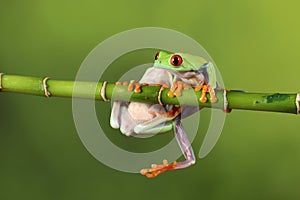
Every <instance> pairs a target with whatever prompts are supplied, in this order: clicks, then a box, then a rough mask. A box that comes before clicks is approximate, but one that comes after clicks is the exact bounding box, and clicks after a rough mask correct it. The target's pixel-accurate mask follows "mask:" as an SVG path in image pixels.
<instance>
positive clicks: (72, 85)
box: [0, 74, 300, 114]
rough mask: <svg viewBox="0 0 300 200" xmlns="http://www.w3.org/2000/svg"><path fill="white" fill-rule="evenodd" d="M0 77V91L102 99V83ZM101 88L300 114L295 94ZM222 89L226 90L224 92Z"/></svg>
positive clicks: (113, 93)
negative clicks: (203, 93)
mask: <svg viewBox="0 0 300 200" xmlns="http://www.w3.org/2000/svg"><path fill="white" fill-rule="evenodd" d="M0 77H1V78H0V83H1V84H0V90H1V91H2V92H15V93H24V94H30V95H38V96H48V95H47V92H49V94H51V96H53V97H69V98H72V97H75V98H88V99H96V100H100V101H103V100H104V99H103V98H102V97H101V95H100V91H101V88H102V86H103V82H98V83H95V82H75V81H64V80H53V79H48V78H37V77H28V76H16V75H6V74H0ZM74 89H76V90H74ZM104 89H105V96H106V98H107V99H112V100H128V99H127V97H129V96H130V99H129V101H134V102H143V103H152V104H157V103H159V100H160V101H161V102H162V103H163V104H173V105H179V104H180V105H193V106H196V105H199V106H202V107H208V108H218V109H225V108H229V109H243V110H255V111H271V112H283V113H294V114H299V110H300V108H299V104H300V94H296V93H294V94H280V93H248V92H240V91H227V92H226V91H224V90H217V91H216V96H217V99H218V101H217V102H216V103H213V104H212V103H210V102H209V101H208V102H206V103H202V102H200V101H195V100H194V98H195V96H194V95H196V96H197V98H198V99H199V98H200V95H201V91H198V92H195V91H194V90H193V89H189V90H183V92H182V96H180V97H174V98H170V97H168V95H167V93H168V91H169V89H163V90H161V87H159V86H142V92H141V93H134V92H132V91H128V89H127V87H126V86H123V85H115V84H114V83H107V84H106V87H105V88H104ZM74 91H75V92H74ZM224 92H226V93H225V95H224ZM207 99H209V94H207ZM224 101H225V104H224ZM179 102H180V103H179ZM227 102H228V105H227ZM226 105H227V106H226Z"/></svg>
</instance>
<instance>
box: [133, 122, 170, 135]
mask: <svg viewBox="0 0 300 200" xmlns="http://www.w3.org/2000/svg"><path fill="white" fill-rule="evenodd" d="M172 129H173V123H172V122H164V123H162V124H159V125H157V126H154V127H152V128H149V129H144V130H142V132H139V133H138V134H153V135H154V134H159V133H165V132H168V131H170V130H172ZM134 130H136V127H135V129H134Z"/></svg>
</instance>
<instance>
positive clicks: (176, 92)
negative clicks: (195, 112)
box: [168, 81, 189, 98]
mask: <svg viewBox="0 0 300 200" xmlns="http://www.w3.org/2000/svg"><path fill="white" fill-rule="evenodd" d="M188 88H189V86H188V85H187V84H185V83H183V82H182V81H175V82H174V83H173V84H172V86H171V88H170V91H169V92H168V97H170V98H173V97H174V96H177V97H179V96H181V92H182V90H183V89H184V90H187V89H188Z"/></svg>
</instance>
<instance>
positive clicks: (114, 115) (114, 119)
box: [110, 101, 123, 129]
mask: <svg viewBox="0 0 300 200" xmlns="http://www.w3.org/2000/svg"><path fill="white" fill-rule="evenodd" d="M122 103H123V102H122V101H114V102H113V106H112V110H111V115H110V126H111V127H113V128H117V129H118V128H120V118H119V115H120V108H121V104H122Z"/></svg>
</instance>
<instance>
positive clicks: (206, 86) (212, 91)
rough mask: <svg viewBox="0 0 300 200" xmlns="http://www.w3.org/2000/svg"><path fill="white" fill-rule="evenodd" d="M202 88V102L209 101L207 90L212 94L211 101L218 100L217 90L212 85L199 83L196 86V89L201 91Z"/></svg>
mask: <svg viewBox="0 0 300 200" xmlns="http://www.w3.org/2000/svg"><path fill="white" fill-rule="evenodd" d="M200 90H202V93H201V97H200V99H199V101H200V102H202V103H205V102H207V98H206V93H207V92H209V95H210V99H209V100H210V102H211V103H216V102H217V97H216V94H215V90H214V88H212V87H211V86H210V85H199V86H197V87H195V91H200Z"/></svg>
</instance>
